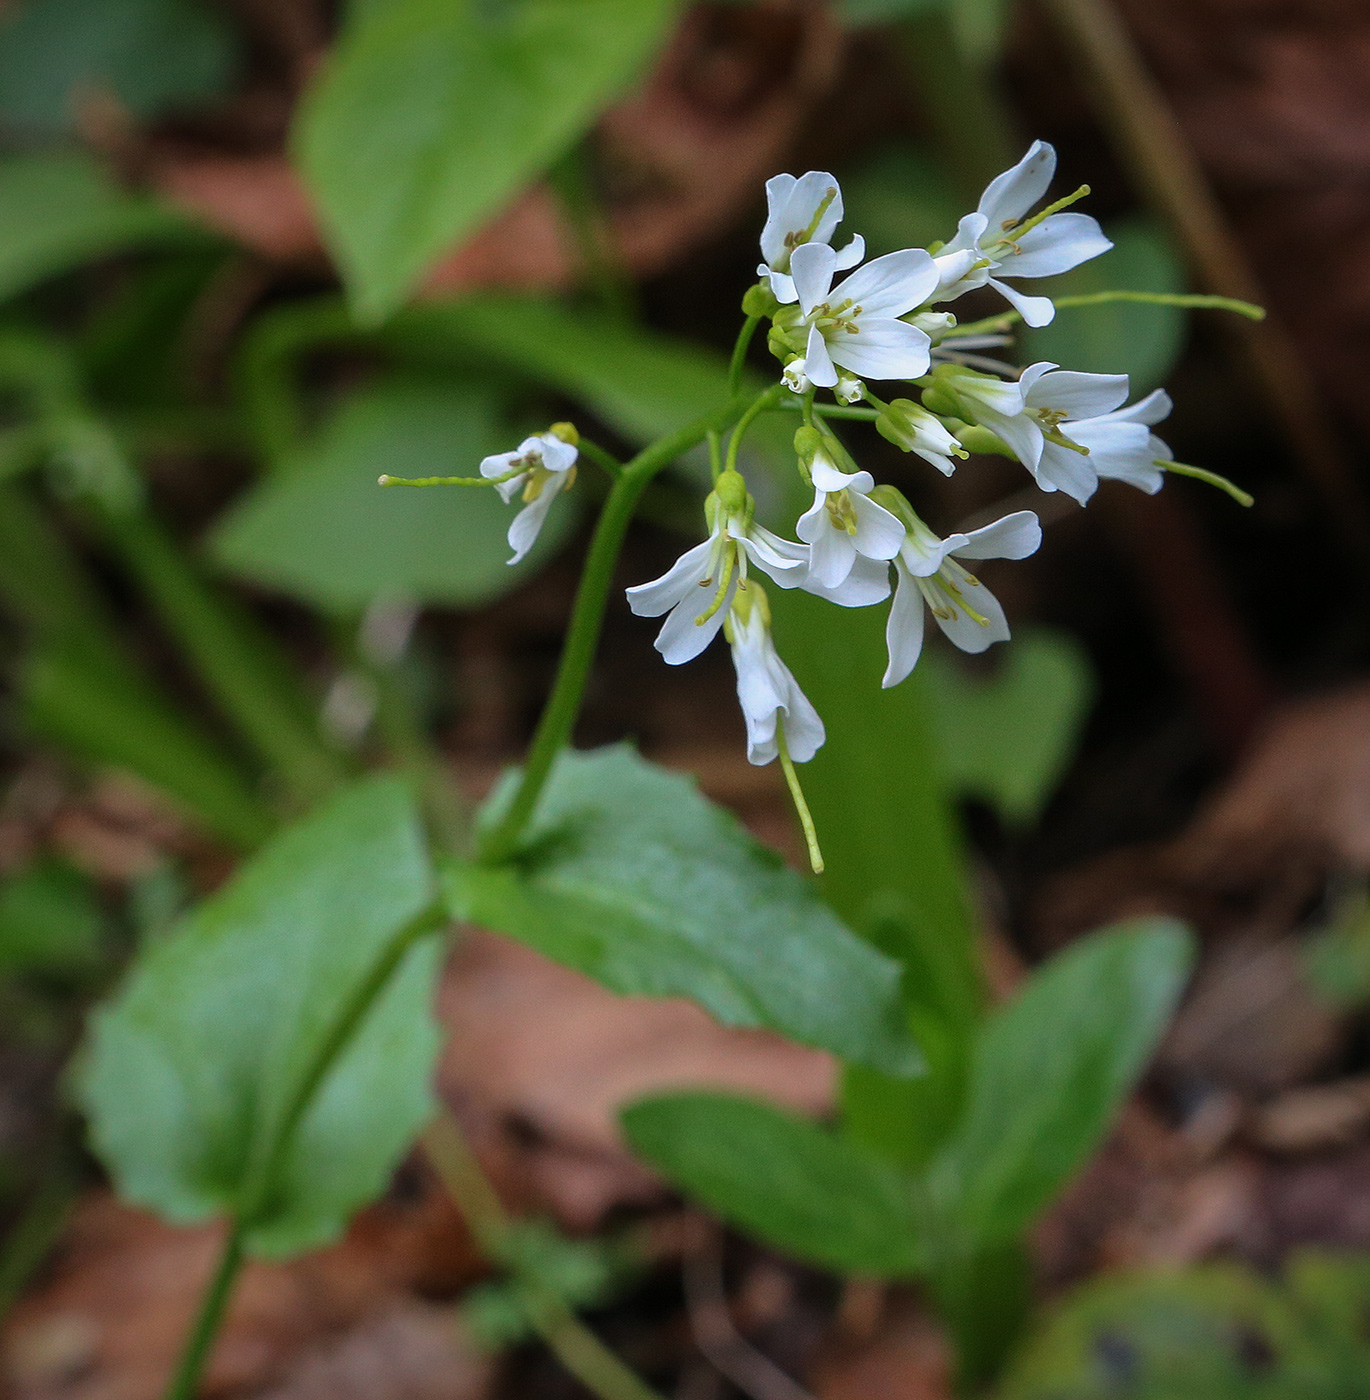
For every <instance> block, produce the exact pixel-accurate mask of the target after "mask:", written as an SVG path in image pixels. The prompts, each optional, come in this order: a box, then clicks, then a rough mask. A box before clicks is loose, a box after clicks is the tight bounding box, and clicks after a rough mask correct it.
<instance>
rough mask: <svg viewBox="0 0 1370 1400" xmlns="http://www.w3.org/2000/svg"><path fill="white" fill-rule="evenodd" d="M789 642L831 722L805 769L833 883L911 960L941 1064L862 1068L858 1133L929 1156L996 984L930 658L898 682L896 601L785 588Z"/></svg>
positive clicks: (928, 1038)
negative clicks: (935, 712)
mask: <svg viewBox="0 0 1370 1400" xmlns="http://www.w3.org/2000/svg"><path fill="white" fill-rule="evenodd" d="M770 597H771V609H772V612H773V614H774V621H775V636H776V644H777V646H778V647H779V650H780V654H781V655H782V656H783V657H784V658H785V661H786V663H787V664H788V665H789V666H790V668H791V669H792V670H793V671H794V674H795V676H796V678H797V679H798V681H799V684H800V687H801V689H803V691H804V693H805V694H806V695H808V696H809V698H810V699H811V700H812V701H813V703H814V705H815V706H816V708H817V709H818V712H819V713H820V714H821V715H822V716H823V717H824V723H825V724H826V725H827V735H828V737H827V742H826V743H825V744H824V745H823V747H822V748H821V749H819V751H818V753H817V754H815V755H814V758H813V760H812V762H810V763H806V764H805V765H804V769H803V775H802V781H803V784H804V791H805V794H806V796H807V798H808V801H809V805H810V807H811V808H812V809H813V814H814V820H815V822H816V823H817V825H818V835H819V840H820V842H821V843H822V846H823V853H824V856H825V858H826V860H827V866H828V869H827V873H826V874H825V875H824V877H823V882H822V884H823V892H824V894H825V895H826V897H827V899H828V900H829V902H830V903H831V904H832V906H833V908H834V909H836V910H837V912H838V914H839V915H840V916H841V917H842V918H843V919H844V920H845V921H846V922H847V924H848V925H849V926H850V927H851V928H854V929H856V930H857V932H859V933H861V934H863V935H865V936H866V937H867V938H869V939H871V940H872V941H873V942H875V943H876V944H877V945H878V946H879V947H880V948H881V949H882V950H883V951H884V952H886V953H888V954H889V955H890V956H891V957H893V958H895V959H897V960H898V961H899V962H900V963H901V964H902V965H903V967H904V969H905V977H904V983H903V986H904V994H905V998H906V1004H907V1007H908V1012H909V1015H910V1016H911V1017H912V1018H913V1019H912V1020H911V1022H910V1024H911V1026H912V1029H913V1033H914V1036H915V1038H916V1039H917V1040H918V1043H919V1045H920V1046H921V1047H922V1048H923V1050H924V1052H925V1054H926V1055H927V1057H928V1065H929V1073H928V1074H927V1075H925V1076H923V1077H922V1078H920V1079H917V1080H909V1081H906V1082H903V1083H893V1082H891V1081H890V1080H888V1079H887V1078H885V1077H884V1076H882V1075H878V1074H875V1073H873V1072H872V1071H870V1070H869V1069H865V1068H860V1069H852V1070H849V1072H848V1075H847V1078H846V1082H845V1084H844V1088H843V1112H844V1119H845V1122H846V1124H847V1126H848V1128H849V1130H850V1131H852V1132H854V1133H856V1134H857V1135H858V1136H860V1137H861V1138H862V1140H863V1141H865V1142H867V1143H868V1144H870V1145H871V1146H876V1147H879V1149H880V1150H881V1151H883V1152H885V1153H887V1154H888V1155H890V1156H891V1157H892V1158H893V1159H894V1160H897V1161H900V1162H903V1163H904V1164H906V1165H910V1166H912V1165H915V1164H917V1163H921V1162H922V1161H924V1160H926V1158H927V1157H928V1156H929V1155H930V1154H931V1152H932V1151H933V1149H934V1148H935V1146H936V1144H937V1142H938V1140H939V1138H940V1136H941V1135H942V1134H943V1133H944V1132H945V1131H946V1130H947V1129H948V1128H949V1127H950V1125H951V1123H952V1121H953V1120H954V1118H955V1116H956V1114H957V1112H958V1111H959V1108H960V1103H961V1091H962V1083H963V1079H964V1071H965V1066H966V1063H967V1062H968V1058H969V1045H970V1039H971V1036H972V1035H973V1033H974V1029H975V1027H976V1024H977V1022H978V1017H979V1013H980V1006H981V1000H982V992H981V987H980V974H979V965H978V961H977V957H976V943H975V938H976V933H975V924H974V921H973V919H972V916H971V910H970V902H969V900H968V898H967V895H966V888H965V877H964V873H963V872H964V859H963V856H962V851H961V841H960V833H959V831H958V829H957V824H956V818H955V813H954V812H953V811H952V809H951V805H950V800H949V794H948V791H947V786H946V782H945V780H944V778H943V776H942V771H941V758H940V755H939V753H938V751H937V745H936V741H935V733H936V731H935V727H934V725H933V722H932V714H931V710H930V707H929V705H928V695H927V691H926V688H925V686H924V682H923V679H922V674H921V668H920V669H919V670H917V671H915V672H914V674H913V675H912V676H911V677H910V678H909V679H908V680H907V681H906V682H905V683H904V684H903V685H900V686H897V687H895V688H894V689H892V690H882V689H881V688H880V676H881V673H882V672H883V670H884V667H885V638H884V617H883V615H882V613H883V610H882V609H878V608H864V609H861V610H859V611H858V610H842V611H841V612H834V610H833V609H832V607H831V606H830V605H829V604H827V603H825V602H824V601H823V600H822V599H819V598H815V597H813V596H811V595H809V594H805V593H800V592H797V591H795V592H784V593H782V592H772V594H771V595H770Z"/></svg>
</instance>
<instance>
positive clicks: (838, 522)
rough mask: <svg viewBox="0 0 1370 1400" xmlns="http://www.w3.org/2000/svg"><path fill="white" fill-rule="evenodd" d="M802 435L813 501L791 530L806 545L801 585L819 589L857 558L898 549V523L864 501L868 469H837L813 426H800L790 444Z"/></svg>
mask: <svg viewBox="0 0 1370 1400" xmlns="http://www.w3.org/2000/svg"><path fill="white" fill-rule="evenodd" d="M806 433H808V434H812V436H813V439H814V442H813V443H812V444H810V445H809V450H808V451H805V452H804V456H805V457H806V459H807V460H808V463H809V473H810V476H811V478H812V480H813V488H814V495H813V505H812V506H811V507H810V508H809V509H808V510H807V511H805V512H804V514H803V515H801V516H800V517H799V523H798V524H797V525H796V526H795V534H797V535H798V536H799V538H800V539H801V540H803V541H804V543H805V544H807V545H808V546H809V575H808V579H807V580H806V586H807V583H808V582H813V583H817V584H818V585H819V586H820V587H821V588H823V589H825V590H830V589H840V588H841V586H842V585H843V584H844V583H846V581H847V579H848V577H849V576H850V575H851V571H852V569H853V567H854V566H855V564H856V561H857V558H858V556H864V557H865V558H867V559H874V560H879V561H882V562H883V561H888V560H890V559H893V558H894V556H895V555H896V554H898V553H899V548H900V546H901V545H902V544H903V542H904V524H903V522H902V521H901V520H900V519H899V518H898V517H897V516H894V515H891V514H890V513H889V511H887V510H886V509H885V508H884V507H883V506H880V505H877V504H876V503H875V502H874V501H873V500H871V499H870V495H869V492H870V491H871V490H872V489H873V488H874V486H875V478H874V477H873V476H872V475H871V474H870V473H869V472H862V471H858V472H851V473H848V472H843V471H839V470H838V468H837V467H836V465H835V464H834V463H833V460H832V457H831V455H830V454H829V451H828V448H827V445H826V444H825V443H823V441H822V439H821V437H820V436H819V434H818V433H817V432H816V431H815V430H814V429H812V428H808V429H804V428H801V429H800V430H799V432H798V433H797V434H796V435H795V438H796V444H795V445H796V446H799V445H800V438H801V436H802V435H804V434H806ZM886 574H888V570H886ZM886 587H888V582H887V583H886Z"/></svg>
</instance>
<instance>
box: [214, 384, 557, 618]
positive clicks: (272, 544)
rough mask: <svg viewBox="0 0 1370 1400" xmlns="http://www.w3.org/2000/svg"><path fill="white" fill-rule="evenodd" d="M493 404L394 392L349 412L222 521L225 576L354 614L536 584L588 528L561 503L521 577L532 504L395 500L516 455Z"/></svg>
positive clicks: (464, 393)
mask: <svg viewBox="0 0 1370 1400" xmlns="http://www.w3.org/2000/svg"><path fill="white" fill-rule="evenodd" d="M518 440H519V435H517V434H516V433H515V431H514V430H513V429H511V428H508V427H506V426H505V425H504V424H503V422H502V420H501V418H500V417H499V415H498V414H497V412H496V409H495V405H494V403H493V401H492V400H491V399H490V397H489V396H488V394H486V393H485V392H483V391H480V390H477V389H473V388H470V387H464V386H461V385H455V384H453V383H451V382H450V381H449V382H445V383H438V382H436V381H425V380H417V379H409V380H400V379H395V380H391V381H388V382H384V383H382V384H379V385H376V386H374V387H372V388H371V389H368V390H366V391H365V392H363V393H360V394H358V395H357V396H355V397H354V398H352V399H351V400H349V401H348V402H347V403H346V404H345V405H344V406H343V407H342V408H341V409H340V410H339V411H338V413H337V414H336V415H335V416H334V417H333V419H332V420H331V421H330V422H329V423H328V424H327V425H326V426H325V427H324V428H323V429H322V430H321V431H320V432H319V433H318V435H317V436H316V438H315V439H314V440H313V441H312V442H310V443H309V444H307V445H306V446H305V447H304V448H302V449H301V450H300V451H299V452H298V453H297V454H296V455H295V456H294V457H293V458H291V459H288V460H287V461H286V462H285V463H284V464H283V465H282V468H281V469H280V470H278V471H277V472H274V473H273V474H272V475H270V476H268V477H267V478H265V479H264V480H263V481H261V482H259V483H258V484H257V485H256V486H255V487H253V488H252V489H251V490H250V491H249V492H248V493H247V494H246V495H245V496H244V497H243V498H242V499H240V500H239V501H237V502H236V503H235V504H234V505H233V507H232V508H231V509H230V510H229V512H228V513H227V515H226V516H225V517H224V518H223V519H222V520H221V521H220V523H219V525H218V527H217V528H216V530H215V532H214V536H213V539H212V544H211V547H212V549H213V552H214V554H215V557H216V558H217V559H218V560H219V562H220V563H221V564H223V565H224V566H225V567H226V568H228V569H230V570H231V571H232V572H234V573H236V574H239V575H241V576H242V577H244V578H249V579H252V580H253V581H254V582H257V583H262V584H266V585H268V586H270V587H275V588H280V589H282V590H283V591H285V592H287V593H290V594H292V595H293V596H295V597H297V598H301V599H303V600H304V601H306V602H309V603H315V604H319V605H321V606H323V607H325V608H329V609H336V610H340V611H351V610H356V609H359V608H364V607H365V606H366V605H367V604H368V603H370V602H372V601H373V600H374V599H376V598H390V599H395V598H401V599H413V600H415V601H416V602H422V603H438V604H446V605H450V606H454V607H475V606H478V605H480V604H482V603H488V602H490V601H491V600H492V599H494V598H497V597H500V596H501V595H502V594H504V593H507V592H508V591H509V590H510V589H511V588H514V587H516V586H517V585H518V584H520V583H522V582H523V581H524V580H525V579H526V578H527V577H528V576H529V575H530V574H531V573H533V572H535V571H536V570H537V569H538V568H539V567H540V566H541V565H542V564H543V563H545V562H546V560H547V559H548V557H549V556H550V555H551V554H552V553H553V552H554V551H555V550H556V548H557V547H558V545H559V544H561V543H562V541H564V540H565V538H566V535H567V533H568V531H569V530H570V528H571V527H572V525H573V524H574V523H575V516H576V512H575V506H574V503H573V498H571V497H566V498H564V499H561V500H558V501H557V502H556V503H555V504H554V505H553V507H552V513H551V515H550V516H549V518H548V522H547V524H546V526H544V528H543V532H542V537H541V538H540V539H539V541H538V545H537V548H536V549H535V550H534V551H533V553H532V554H531V555H530V556H529V557H528V558H527V559H526V560H524V561H522V562H521V563H520V564H518V565H516V566H514V567H513V568H510V567H509V564H508V560H509V553H510V551H509V545H508V543H507V540H506V535H507V533H508V530H509V523H510V521H511V520H512V519H513V518H514V515H515V513H516V512H517V510H518V509H519V503H518V502H517V501H515V502H514V503H513V504H512V505H505V503H504V502H503V501H502V500H501V499H500V497H499V494H498V493H497V492H496V491H495V490H494V489H493V488H490V487H465V486H435V487H426V488H422V489H420V488H416V487H403V486H392V487H385V488H382V487H380V486H378V485H377V484H376V478H377V477H378V476H380V474H381V473H382V472H390V473H392V474H394V475H396V476H476V475H478V470H479V466H480V460H481V458H482V457H484V456H486V455H487V454H489V453H492V452H498V451H504V450H506V449H508V448H511V447H514V446H516V445H517V443H518Z"/></svg>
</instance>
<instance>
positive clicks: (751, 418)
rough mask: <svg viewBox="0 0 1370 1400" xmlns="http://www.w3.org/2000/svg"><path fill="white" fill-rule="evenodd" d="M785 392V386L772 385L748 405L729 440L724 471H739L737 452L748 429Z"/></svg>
mask: <svg viewBox="0 0 1370 1400" xmlns="http://www.w3.org/2000/svg"><path fill="white" fill-rule="evenodd" d="M784 392H785V386H784V385H783V384H772V385H771V387H770V388H769V389H763V390H762V391H761V392H760V393H759V394H758V395H757V396H756V398H754V399H753V400H752V401H751V403H750V404H748V405H747V411H746V412H745V413H744V414H743V415H742V417H741V418H739V419H738V420H737V424H736V426H734V428H733V435H732V437H730V438H729V439H728V458H727V460H726V461H725V462H724V464H723V470H724V471H728V472H733V471H736V470H737V452H738V449H739V448H740V447H741V446H742V439H743V438H744V437H746V435H747V429H748V428H750V427H751V426H752V424H753V423H754V422H755V421H756V420H757V418H758V417H760V415H761V414H763V413H765V411H766V410H767V409H768V408H771V407H773V406H774V404H775V402H776V400H777V399H779V397H780V395H781V394H783V393H784Z"/></svg>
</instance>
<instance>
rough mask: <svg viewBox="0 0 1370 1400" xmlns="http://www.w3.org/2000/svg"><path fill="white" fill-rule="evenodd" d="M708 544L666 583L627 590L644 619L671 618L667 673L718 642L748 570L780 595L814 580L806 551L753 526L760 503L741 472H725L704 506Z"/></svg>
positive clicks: (661, 644) (688, 555)
mask: <svg viewBox="0 0 1370 1400" xmlns="http://www.w3.org/2000/svg"><path fill="white" fill-rule="evenodd" d="M704 509H705V515H706V517H707V519H708V522H709V538H708V539H707V540H705V541H704V543H703V544H697V545H695V547H694V548H693V549H687V550H686V551H685V553H684V554H682V555H681V556H680V558H679V559H677V560H676V562H675V563H674V564H673V565H672V566H671V567H670V569H668V570H667V571H666V573H664V574H663V575H662V576H661V577H660V578H658V579H653V580H652V582H650V583H640V584H637V585H636V586H635V587H633V588H630V589H628V606H629V607H630V608H632V610H633V611H634V612H635V613H636V614H637V615H638V616H639V617H660V616H661V615H662V613H666V614H668V616H667V618H666V621H665V622H664V623H663V624H662V628H661V631H660V633H659V634H658V635H657V639H656V649H657V650H658V651H659V652H660V653H661V655H662V657H663V658H664V659H665V660H666V662H667V663H668V664H669V665H672V666H679V665H681V664H682V663H684V662H686V661H690V660H692V659H693V658H694V657H696V656H698V655H699V653H700V652H702V651H703V650H704V648H705V647H707V646H708V645H709V643H710V642H711V641H713V639H714V637H716V636H717V635H718V630H719V628H720V627H722V626H723V620H724V618H726V617H727V615H728V610H729V608H731V607H732V605H733V601H734V599H735V598H736V596H737V593H738V590H739V589H741V590H744V591H745V590H746V589H747V588H748V587H749V585H748V583H747V574H748V570H749V565H755V566H756V567H757V568H759V569H761V570H763V571H764V572H765V573H766V574H768V575H769V576H770V577H771V578H772V579H773V580H774V581H775V582H776V583H778V584H779V585H780V586H781V587H782V588H797V587H798V586H799V585H800V584H801V583H802V582H803V580H804V576H805V574H806V573H807V572H808V563H809V550H808V546H807V545H801V544H795V543H794V542H793V541H791V540H784V539H781V538H780V537H779V536H778V535H774V534H772V533H771V532H770V531H769V530H767V529H765V528H764V527H763V526H761V525H758V524H756V522H755V521H754V520H753V518H752V514H753V511H754V510H755V502H754V501H753V500H752V497H751V495H750V494H749V493H748V491H747V486H746V483H745V482H744V481H743V479H742V477H741V476H740V475H739V474H738V473H737V472H735V471H726V472H724V473H723V474H722V475H721V476H720V477H719V478H718V480H717V482H715V483H714V489H713V491H712V492H711V493H710V495H709V497H708V499H707V501H706V502H705V504H704Z"/></svg>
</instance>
